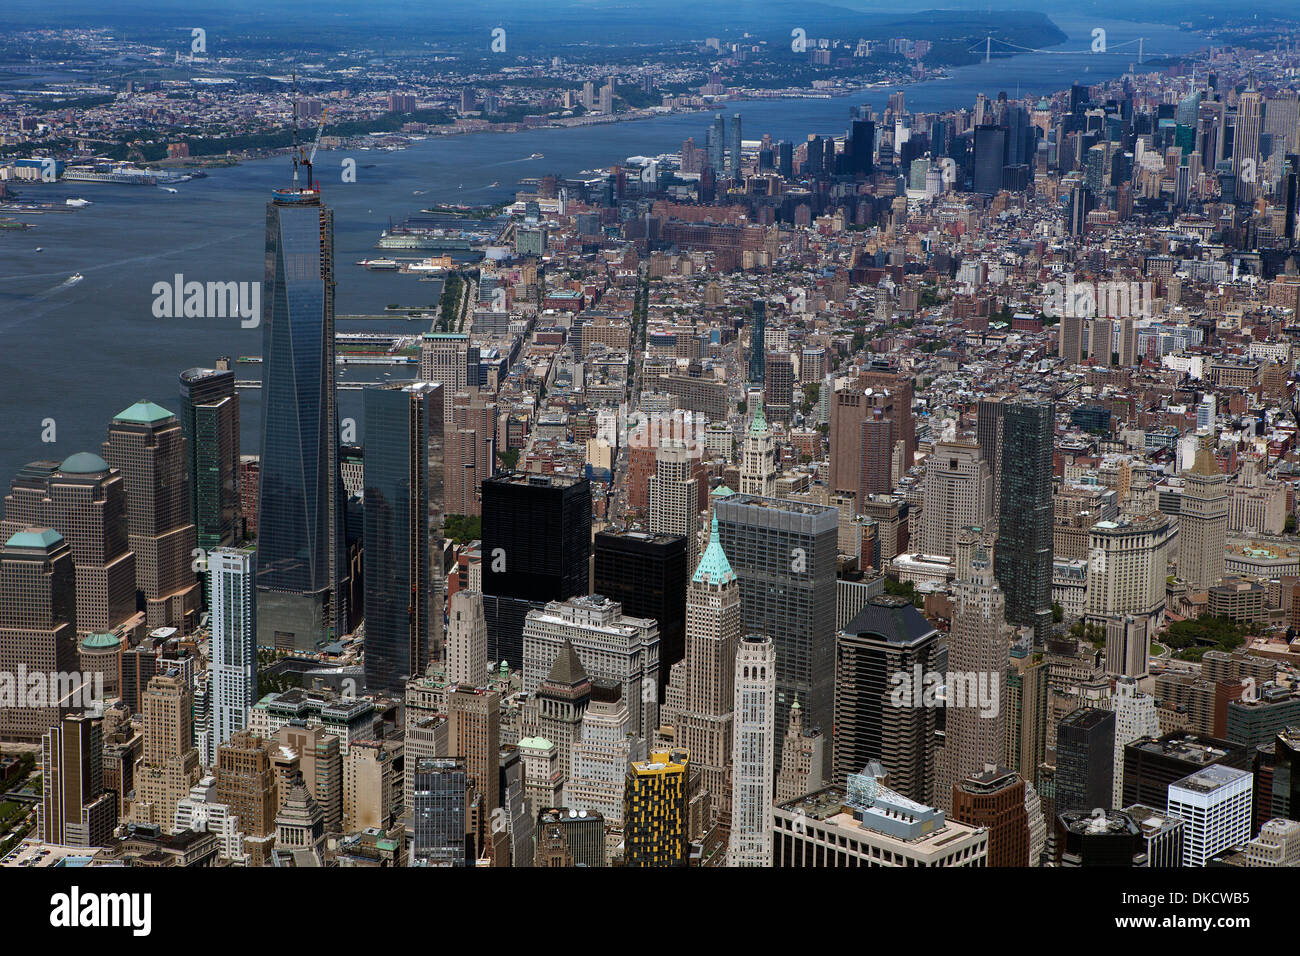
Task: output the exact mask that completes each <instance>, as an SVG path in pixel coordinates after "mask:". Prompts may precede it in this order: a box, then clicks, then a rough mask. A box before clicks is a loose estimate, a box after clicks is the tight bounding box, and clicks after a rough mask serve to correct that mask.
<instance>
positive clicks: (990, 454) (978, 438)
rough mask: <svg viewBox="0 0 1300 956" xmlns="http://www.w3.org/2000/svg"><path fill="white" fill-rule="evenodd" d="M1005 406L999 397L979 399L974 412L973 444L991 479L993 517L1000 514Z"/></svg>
mask: <svg viewBox="0 0 1300 956" xmlns="http://www.w3.org/2000/svg"><path fill="white" fill-rule="evenodd" d="M1005 408H1006V406H1005V405H1003V403H1002V399H1001V398H999V397H993V398H981V399H980V400H979V405H978V408H977V411H976V425H975V443H976V444H977V445H979V448H980V457H981V458H983V459H984V462H985V464H987V465H988V466H989V473H990V474H991V475H992V477H993V516H994V517H996V516H997V515H999V514H1001V511H1000V509H999V504H1000V502H1001V501H1002V415H1003V412H1004V411H1005Z"/></svg>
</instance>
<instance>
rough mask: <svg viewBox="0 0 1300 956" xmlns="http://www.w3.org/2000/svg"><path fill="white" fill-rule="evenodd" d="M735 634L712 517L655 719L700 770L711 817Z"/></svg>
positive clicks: (727, 745)
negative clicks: (682, 638) (680, 648)
mask: <svg viewBox="0 0 1300 956" xmlns="http://www.w3.org/2000/svg"><path fill="white" fill-rule="evenodd" d="M740 633H741V632H740V582H739V581H738V580H737V578H736V573H735V572H734V571H733V570H732V569H731V563H730V562H729V561H728V560H727V556H726V554H724V553H723V550H722V544H721V542H720V541H719V539H718V519H717V518H716V517H715V518H714V519H713V529H712V533H711V534H710V537H709V546H708V548H706V549H705V551H704V556H703V557H702V558H701V559H700V563H699V566H698V567H697V568H696V569H695V574H694V575H693V576H692V578H691V584H690V587H689V588H688V589H687V593H686V657H685V658H684V659H683V660H682V661H680V662H679V663H677V664H675V665H674V666H673V671H672V679H671V681H670V682H669V685H668V689H667V691H666V693H665V695H664V706H663V708H662V710H661V716H660V722H661V723H671V724H672V725H673V726H674V728H675V730H676V735H675V740H676V741H677V742H678V743H680V744H682V745H684V746H685V747H686V748H687V749H688V750H689V751H690V753H691V762H692V763H693V764H694V765H695V766H697V767H699V768H700V782H701V785H702V786H703V787H704V788H705V789H706V790H708V792H709V794H710V795H711V801H710V806H711V812H712V815H713V816H714V818H715V819H716V816H717V815H719V814H725V813H726V812H727V810H728V808H729V807H730V797H731V794H730V787H729V786H728V782H727V764H728V761H730V759H731V756H732V707H733V706H734V700H733V692H732V687H733V681H734V679H735V661H736V645H737V643H738V642H739V641H740ZM710 822H712V821H710Z"/></svg>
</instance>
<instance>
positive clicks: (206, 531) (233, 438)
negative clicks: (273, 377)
mask: <svg viewBox="0 0 1300 956" xmlns="http://www.w3.org/2000/svg"><path fill="white" fill-rule="evenodd" d="M177 417H178V418H179V419H180V423H181V430H182V431H183V432H184V433H185V463H186V470H187V471H188V472H189V488H190V505H191V507H190V521H191V522H192V523H193V525H194V534H195V543H196V545H197V546H198V547H200V548H202V549H203V550H204V551H210V550H212V549H213V548H216V547H220V546H221V545H234V544H238V543H239V534H240V530H239V395H238V394H237V393H236V392H235V373H234V372H233V371H231V370H230V369H210V368H191V369H186V370H185V371H184V372H181V374H180V413H179V414H178V415H177Z"/></svg>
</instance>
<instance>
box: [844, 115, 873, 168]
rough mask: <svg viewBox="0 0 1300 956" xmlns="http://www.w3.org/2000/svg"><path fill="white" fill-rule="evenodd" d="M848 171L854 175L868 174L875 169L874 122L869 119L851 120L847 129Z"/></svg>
mask: <svg viewBox="0 0 1300 956" xmlns="http://www.w3.org/2000/svg"><path fill="white" fill-rule="evenodd" d="M848 152H849V156H848V161H849V165H850V167H851V168H850V169H849V172H850V173H852V174H853V175H854V176H870V175H871V174H872V173H873V172H875V169H876V162H875V153H876V124H875V123H873V122H871V120H863V119H858V120H854V121H853V126H852V128H851V129H850V131H849V150H848Z"/></svg>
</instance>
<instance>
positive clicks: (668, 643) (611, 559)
mask: <svg viewBox="0 0 1300 956" xmlns="http://www.w3.org/2000/svg"><path fill="white" fill-rule="evenodd" d="M686 561H687V558H686V538H685V537H684V536H683V535H680V534H647V533H645V532H642V531H601V532H599V533H598V534H597V535H596V559H595V562H594V564H595V593H596V594H603V595H604V596H605V597H607V598H609V599H610V600H612V601H617V602H618V603H619V604H622V605H623V613H624V614H627V615H630V616H631V617H651V618H654V619H655V620H656V621H658V622H659V692H660V698H661V699H662V696H663V690H664V688H665V687H666V686H667V685H668V677H669V671H670V670H671V668H672V666H673V665H674V664H676V663H677V662H678V661H680V660H681V659H682V658H683V657H685V656H686V581H687V578H688V577H689V572H688V570H687V565H686ZM692 571H693V569H692Z"/></svg>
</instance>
